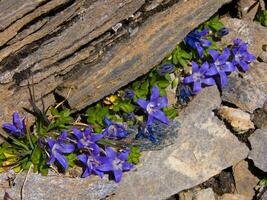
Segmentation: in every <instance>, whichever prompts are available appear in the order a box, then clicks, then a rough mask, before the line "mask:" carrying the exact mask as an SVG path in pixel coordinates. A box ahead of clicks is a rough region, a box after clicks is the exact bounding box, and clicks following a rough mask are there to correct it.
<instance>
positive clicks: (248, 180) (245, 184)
mask: <svg viewBox="0 0 267 200" xmlns="http://www.w3.org/2000/svg"><path fill="white" fill-rule="evenodd" d="M233 175H234V178H235V186H236V192H237V193H238V194H240V195H243V196H246V197H248V198H249V199H253V197H254V195H255V191H254V187H255V186H257V184H258V182H259V179H258V178H257V177H256V176H254V175H253V174H252V173H251V172H250V171H249V168H248V163H247V162H246V161H244V160H242V161H240V162H239V163H237V164H236V165H235V166H233Z"/></svg>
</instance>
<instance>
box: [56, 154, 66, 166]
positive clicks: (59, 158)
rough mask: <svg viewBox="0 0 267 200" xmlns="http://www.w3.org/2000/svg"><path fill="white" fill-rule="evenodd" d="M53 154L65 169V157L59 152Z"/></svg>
mask: <svg viewBox="0 0 267 200" xmlns="http://www.w3.org/2000/svg"><path fill="white" fill-rule="evenodd" d="M54 156H55V158H56V160H57V161H58V162H59V164H60V165H61V166H62V167H63V168H64V169H67V168H68V161H67V159H66V158H65V157H64V156H63V155H61V154H59V153H55V154H54Z"/></svg>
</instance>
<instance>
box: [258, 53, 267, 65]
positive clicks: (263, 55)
mask: <svg viewBox="0 0 267 200" xmlns="http://www.w3.org/2000/svg"><path fill="white" fill-rule="evenodd" d="M259 59H260V61H262V62H264V63H267V51H263V52H261V54H260V55H259Z"/></svg>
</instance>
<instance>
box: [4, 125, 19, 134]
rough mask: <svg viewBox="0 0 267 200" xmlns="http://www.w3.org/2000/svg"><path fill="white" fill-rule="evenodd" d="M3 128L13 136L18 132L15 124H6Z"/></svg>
mask: <svg viewBox="0 0 267 200" xmlns="http://www.w3.org/2000/svg"><path fill="white" fill-rule="evenodd" d="M2 128H3V129H5V130H6V131H8V132H10V133H13V134H16V133H17V132H18V130H17V128H16V126H14V125H13V124H9V123H4V124H3V126H2Z"/></svg>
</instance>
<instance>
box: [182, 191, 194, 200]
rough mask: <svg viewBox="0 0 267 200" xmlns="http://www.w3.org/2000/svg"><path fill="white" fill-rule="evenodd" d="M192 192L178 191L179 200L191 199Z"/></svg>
mask: <svg viewBox="0 0 267 200" xmlns="http://www.w3.org/2000/svg"><path fill="white" fill-rule="evenodd" d="M192 199H193V192H192V190H188V191H183V192H180V193H179V200H192Z"/></svg>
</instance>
